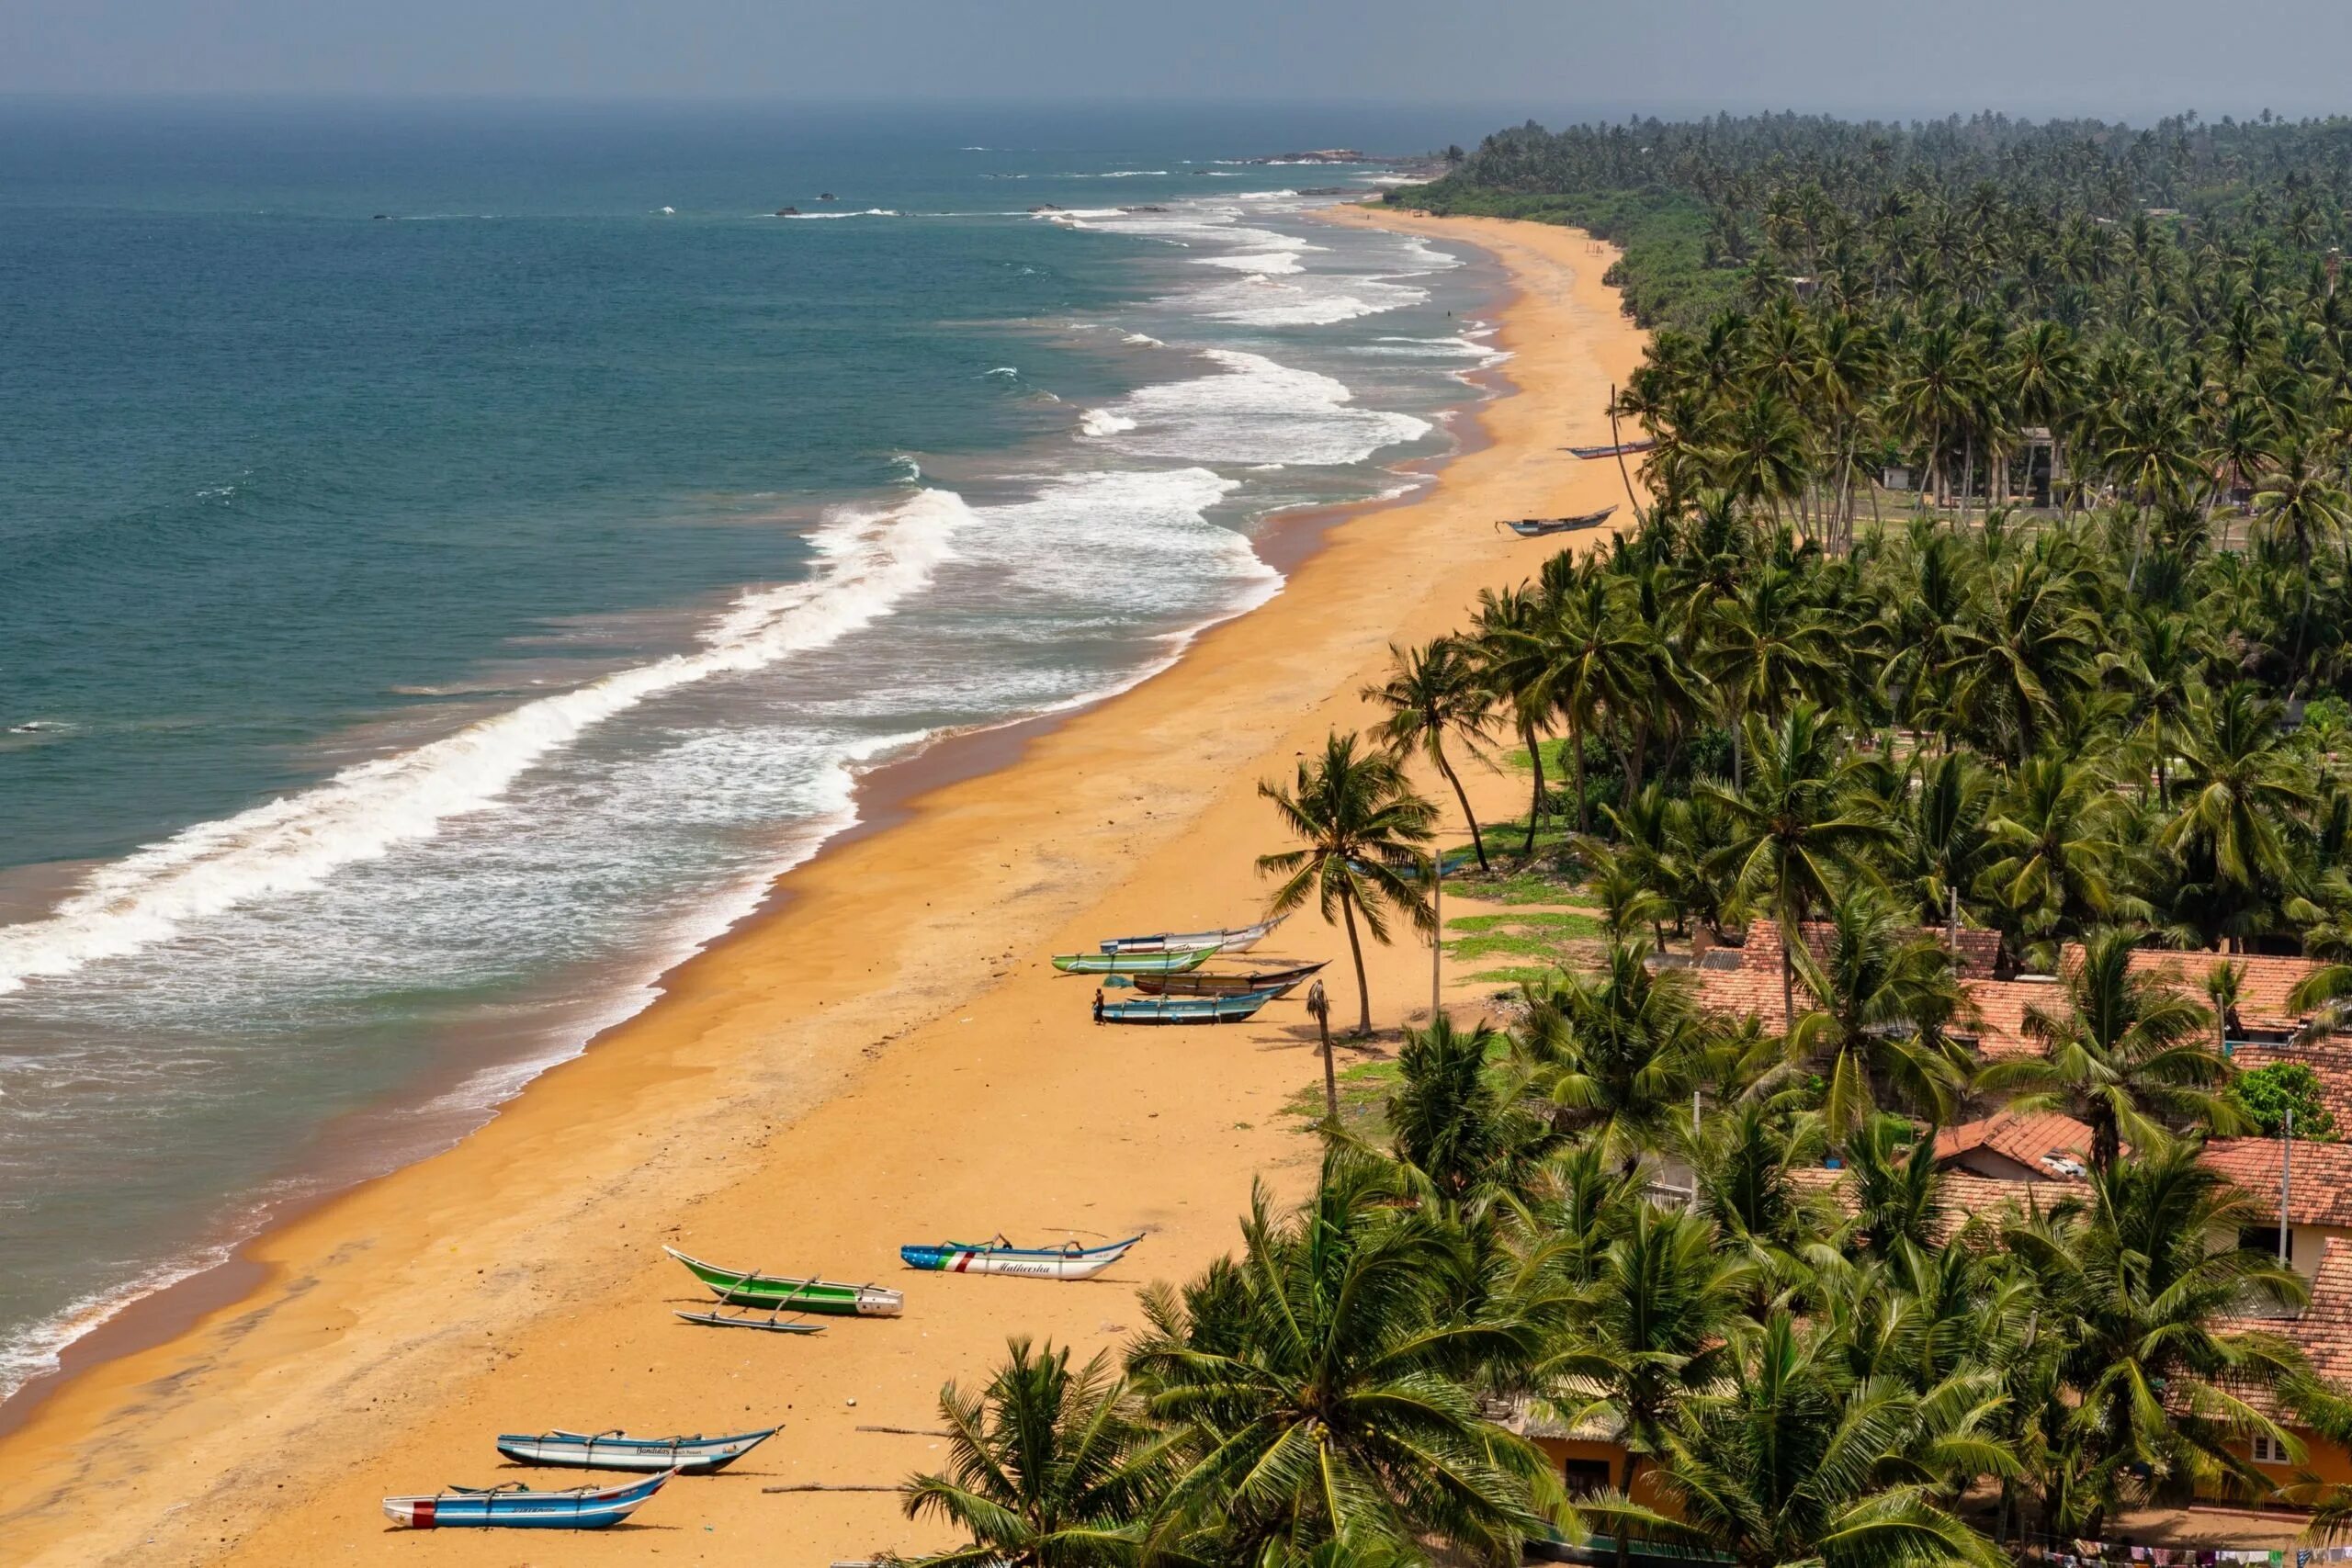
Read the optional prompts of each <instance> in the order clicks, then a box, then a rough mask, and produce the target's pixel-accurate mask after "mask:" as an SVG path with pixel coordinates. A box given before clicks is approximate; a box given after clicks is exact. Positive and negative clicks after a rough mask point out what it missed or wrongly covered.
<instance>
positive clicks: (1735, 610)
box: [1696, 566, 1843, 788]
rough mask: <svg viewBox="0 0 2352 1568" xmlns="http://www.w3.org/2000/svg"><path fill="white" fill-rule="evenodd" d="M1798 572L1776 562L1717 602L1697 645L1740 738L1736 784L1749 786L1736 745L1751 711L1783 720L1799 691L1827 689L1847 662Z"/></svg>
mask: <svg viewBox="0 0 2352 1568" xmlns="http://www.w3.org/2000/svg"><path fill="white" fill-rule="evenodd" d="M1801 595H1802V585H1801V584H1800V583H1799V581H1798V580H1797V577H1796V574H1795V573H1793V572H1791V571H1786V570H1781V569H1780V568H1778V567H1770V566H1768V567H1766V568H1764V569H1763V570H1759V571H1758V572H1756V573H1755V574H1754V575H1753V576H1752V577H1750V578H1749V579H1748V580H1747V581H1746V582H1745V583H1743V584H1741V585H1740V588H1739V591H1738V592H1737V593H1736V594H1735V595H1733V596H1732V597H1730V598H1728V599H1725V600H1724V601H1722V602H1721V603H1719V604H1716V605H1715V607H1714V610H1713V615H1711V616H1710V617H1709V619H1708V621H1707V623H1706V626H1705V639H1704V641H1703V642H1702V643H1701V644H1700V646H1699V649H1698V650H1697V658H1696V662H1697V664H1698V666H1699V669H1700V671H1701V672H1702V673H1703V674H1704V675H1706V677H1707V678H1708V679H1709V680H1711V681H1713V682H1714V685H1715V690H1716V693H1717V696H1718V700H1719V701H1720V702H1721V703H1722V704H1723V709H1724V721H1725V723H1726V724H1727V725H1728V726H1729V727H1730V728H1731V730H1732V734H1733V739H1734V740H1735V745H1734V746H1733V748H1732V784H1733V787H1734V788H1737V787H1739V786H1740V785H1741V784H1742V783H1743V782H1744V781H1743V776H1742V769H1743V767H1744V766H1745V764H1744V762H1743V761H1742V760H1741V756H1740V750H1739V748H1738V746H1737V745H1736V740H1737V739H1738V736H1739V732H1740V729H1741V728H1742V726H1743V725H1744V724H1745V722H1746V721H1747V716H1748V715H1750V714H1761V715H1762V716H1765V717H1766V718H1768V719H1777V718H1778V717H1779V716H1780V715H1781V710H1782V708H1783V707H1784V705H1786V704H1787V703H1788V702H1789V700H1790V699H1791V698H1792V696H1795V695H1799V694H1809V693H1816V692H1823V691H1826V688H1827V686H1828V684H1829V682H1831V681H1832V680H1833V679H1834V677H1835V676H1836V675H1837V674H1838V671H1840V669H1841V668H1842V666H1843V660H1842V658H1841V656H1840V649H1839V646H1838V634H1837V631H1836V629H1835V628H1834V627H1833V626H1831V625H1830V623H1829V621H1828V619H1827V617H1826V616H1824V615H1821V614H1820V612H1819V611H1818V610H1816V609H1815V607H1813V606H1812V605H1809V604H1805V603H1804V600H1803V598H1802V596H1801Z"/></svg>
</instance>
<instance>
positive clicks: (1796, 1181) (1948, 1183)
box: [1789, 1167, 2072, 1241]
mask: <svg viewBox="0 0 2352 1568" xmlns="http://www.w3.org/2000/svg"><path fill="white" fill-rule="evenodd" d="M1789 1179H1790V1181H1791V1182H1792V1184H1793V1185H1794V1186H1795V1187H1796V1189H1797V1190H1798V1191H1800V1192H1804V1193H1808V1194H1818V1195H1822V1196H1826V1197H1827V1198H1828V1199H1829V1200H1830V1201H1831V1202H1833V1203H1835V1204H1837V1206H1838V1208H1839V1209H1840V1210H1842V1211H1843V1212H1844V1213H1847V1214H1849V1215H1850V1214H1853V1213H1856V1212H1857V1209H1858V1207H1859V1205H1858V1202H1857V1200H1856V1198H1855V1195H1854V1187H1853V1179H1852V1177H1851V1175H1850V1174H1849V1172H1846V1171H1843V1170H1825V1169H1822V1168H1818V1167H1804V1168H1798V1169H1795V1170H1792V1171H1791V1172H1789ZM1937 1195H1938V1197H1939V1199H1940V1200H1941V1203H1942V1209H1943V1213H1942V1214H1941V1216H1940V1224H1939V1225H1938V1226H1937V1239H1938V1240H1940V1241H1950V1240H1951V1238H1952V1237H1953V1235H1956V1234H1958V1233H1959V1231H1960V1229H1961V1227H1962V1226H1963V1225H1965V1224H1968V1222H1969V1221H1971V1220H1973V1219H1975V1218H1977V1217H1978V1216H1979V1215H1982V1216H1985V1217H1986V1218H1988V1219H1992V1220H1995V1221H1996V1222H1997V1221H2000V1220H2004V1219H2016V1220H2023V1219H2024V1218H2025V1217H2026V1215H2028V1214H2029V1213H2034V1212H2036V1211H2039V1212H2040V1213H2049V1212H2050V1210H2051V1207H2052V1205H2053V1204H2055V1203H2057V1202H2060V1201H2063V1200H2064V1199H2065V1198H2067V1197H2069V1196H2072V1194H2071V1193H2069V1192H2068V1191H2067V1190H2065V1189H2064V1188H2053V1187H2052V1185H2051V1184H2050V1183H2048V1182H2045V1181H2003V1180H1999V1179H1996V1178H1993V1177H1989V1176H1972V1175H1970V1174H1969V1173H1968V1172H1966V1171H1964V1170H1948V1171H1946V1172H1944V1174H1943V1177H1942V1179H1940V1180H1939V1182H1938V1183H1937Z"/></svg>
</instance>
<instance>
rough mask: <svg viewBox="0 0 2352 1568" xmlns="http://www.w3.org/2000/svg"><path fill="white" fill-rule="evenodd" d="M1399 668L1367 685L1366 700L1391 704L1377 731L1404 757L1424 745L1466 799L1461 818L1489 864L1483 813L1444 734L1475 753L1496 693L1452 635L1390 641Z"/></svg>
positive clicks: (1483, 865)
mask: <svg viewBox="0 0 2352 1568" xmlns="http://www.w3.org/2000/svg"><path fill="white" fill-rule="evenodd" d="M1388 655H1389V658H1390V660H1392V661H1393V663H1394V665H1395V668H1394V670H1393V671H1391V673H1390V674H1389V677H1388V679H1387V681H1386V682H1383V683H1380V684H1377V685H1370V686H1366V687H1365V688H1364V689H1363V697H1364V700H1365V701H1366V702H1374V703H1378V704H1380V705H1383V706H1384V707H1385V708H1387V709H1388V710H1389V716H1388V718H1387V720H1386V721H1385V723H1383V724H1382V725H1381V726H1380V727H1379V728H1377V729H1375V730H1374V731H1373V733H1374V735H1376V736H1377V737H1378V738H1379V739H1381V740H1382V741H1383V742H1385V744H1386V745H1387V746H1388V747H1389V749H1390V750H1394V751H1395V752H1396V753H1397V755H1398V756H1399V757H1402V756H1404V755H1406V754H1407V753H1408V752H1412V751H1419V752H1420V753H1421V754H1422V755H1423V756H1425V757H1427V758H1428V759H1429V760H1430V765H1431V766H1433V767H1435V768H1436V769H1437V771H1438V772H1439V773H1442V775H1444V778H1445V782H1446V783H1447V784H1451V785H1453V798H1454V799H1456V800H1457V801H1459V802H1461V804H1462V819H1463V820H1464V822H1466V823H1468V824H1469V825H1470V843H1471V846H1472V847H1473V848H1475V849H1476V851H1477V852H1478V869H1479V870H1481V871H1485V870H1487V869H1489V868H1488V866H1487V840H1486V836H1485V835H1484V834H1483V833H1481V832H1479V830H1478V814H1477V813H1476V812H1475V811H1473V810H1471V809H1470V796H1469V794H1468V793H1467V792H1466V791H1464V789H1463V787H1462V780H1461V778H1460V776H1459V775H1457V774H1456V773H1454V771H1453V761H1451V760H1450V759H1448V758H1447V756H1446V754H1445V738H1446V737H1447V735H1449V734H1453V735H1459V736H1460V737H1462V739H1463V740H1464V743H1465V744H1467V745H1468V746H1469V748H1470V750H1471V752H1472V754H1473V755H1476V752H1477V750H1478V747H1479V745H1480V744H1481V743H1482V742H1484V741H1486V740H1487V739H1490V738H1491V737H1492V736H1493V734H1494V725H1495V720H1494V702H1495V694H1494V693H1493V692H1492V691H1491V690H1489V689H1488V688H1487V685H1486V684H1485V682H1483V681H1482V680H1481V679H1480V678H1479V674H1478V668H1477V664H1476V660H1473V659H1472V658H1471V656H1470V653H1469V651H1468V650H1467V649H1464V647H1463V645H1462V644H1461V643H1460V642H1458V641H1456V640H1455V639H1454V638H1453V637H1438V638H1436V639H1434V640H1433V641H1431V642H1430V643H1428V644H1427V645H1425V646H1424V647H1421V648H1399V647H1397V645H1396V644H1395V643H1391V644H1389V646H1388Z"/></svg>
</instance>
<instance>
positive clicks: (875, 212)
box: [776, 207, 901, 220]
mask: <svg viewBox="0 0 2352 1568" xmlns="http://www.w3.org/2000/svg"><path fill="white" fill-rule="evenodd" d="M776 216H777V217H779V218H783V219H786V220H790V219H795V218H799V219H815V218H897V217H899V216H901V214H899V212H897V211H896V210H894V209H890V208H888V207H868V208H864V209H860V210H858V211H856V212H779V213H777V214H776Z"/></svg>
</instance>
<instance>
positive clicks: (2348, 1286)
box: [2277, 1236, 2352, 1388]
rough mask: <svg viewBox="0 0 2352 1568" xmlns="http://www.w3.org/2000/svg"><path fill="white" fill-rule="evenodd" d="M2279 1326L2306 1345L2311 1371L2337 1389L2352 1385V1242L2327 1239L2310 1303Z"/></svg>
mask: <svg viewBox="0 0 2352 1568" xmlns="http://www.w3.org/2000/svg"><path fill="white" fill-rule="evenodd" d="M2277 1326H2278V1330H2279V1331H2282V1332H2284V1333H2285V1334H2286V1336H2287V1337H2289V1338H2290V1339H2292V1340H2294V1341H2295V1342H2296V1343H2297V1344H2298V1345H2301V1347H2302V1348H2303V1354H2304V1355H2305V1356H2307V1357H2309V1358H2310V1359H2311V1363H2312V1371H2315V1372H2317V1373H2318V1374H2319V1375H2320V1376H2321V1377H2324V1378H2325V1379H2326V1380H2327V1381H2328V1382H2332V1383H2334V1384H2335V1385H2336V1386H2337V1387H2338V1388H2344V1387H2347V1386H2352V1242H2347V1241H2346V1240H2344V1239H2343V1238H2342V1237H2338V1236H2331V1237H2329V1238H2328V1243H2327V1250H2326V1251H2325V1252H2324V1253H2323V1254H2321V1255H2320V1260H2319V1275H2318V1277H2317V1278H2316V1279H2314V1280H2312V1299H2311V1304H2310V1305H2308V1306H2306V1307H2304V1308H2303V1311H2302V1315H2301V1316H2300V1317H2298V1318H2296V1319H2295V1320H2294V1322H2293V1323H2292V1324H2281V1325H2277Z"/></svg>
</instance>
